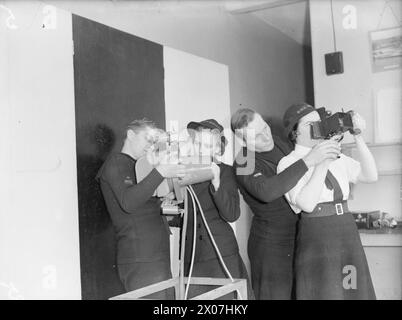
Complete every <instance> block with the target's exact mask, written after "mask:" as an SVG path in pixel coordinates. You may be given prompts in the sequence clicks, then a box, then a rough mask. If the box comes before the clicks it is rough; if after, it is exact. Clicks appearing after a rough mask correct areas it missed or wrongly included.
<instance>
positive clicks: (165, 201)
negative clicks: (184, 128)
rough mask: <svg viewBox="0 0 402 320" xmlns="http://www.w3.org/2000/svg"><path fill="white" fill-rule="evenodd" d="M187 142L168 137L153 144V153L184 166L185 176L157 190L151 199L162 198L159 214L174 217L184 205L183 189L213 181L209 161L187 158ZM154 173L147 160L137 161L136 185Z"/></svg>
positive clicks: (168, 135) (201, 157)
mask: <svg viewBox="0 0 402 320" xmlns="http://www.w3.org/2000/svg"><path fill="white" fill-rule="evenodd" d="M187 147H188V141H179V139H178V137H173V138H172V136H171V135H170V134H169V133H167V135H165V136H164V137H163V138H162V139H160V140H159V141H158V142H157V143H156V144H155V150H154V152H166V154H167V158H166V159H167V160H166V161H167V162H168V163H170V164H180V165H183V166H184V171H185V176H184V177H182V178H180V179H178V178H167V179H164V180H163V181H162V183H161V184H160V185H159V186H158V187H157V188H156V190H155V192H154V194H153V196H155V197H158V198H162V213H163V214H167V215H175V214H178V213H179V211H180V210H179V208H178V205H179V204H181V203H183V201H184V195H185V188H186V186H188V185H191V184H195V183H200V182H204V181H209V180H212V179H213V171H212V159H211V157H206V156H194V155H189V153H188V150H186V149H187ZM153 169H154V165H153V164H152V163H151V162H150V161H149V159H148V157H147V156H143V157H141V158H140V159H138V160H137V162H136V164H135V172H136V178H137V183H138V182H140V181H141V180H143V179H144V178H145V177H146V176H148V174H149V173H150V172H151V171H152V170H153Z"/></svg>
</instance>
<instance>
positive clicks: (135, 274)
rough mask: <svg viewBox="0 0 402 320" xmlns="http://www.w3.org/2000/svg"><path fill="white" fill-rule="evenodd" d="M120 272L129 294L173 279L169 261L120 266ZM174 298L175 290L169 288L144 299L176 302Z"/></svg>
mask: <svg viewBox="0 0 402 320" xmlns="http://www.w3.org/2000/svg"><path fill="white" fill-rule="evenodd" d="M118 270H119V277H120V280H121V281H122V283H123V285H124V288H125V289H126V291H127V292H130V291H133V290H136V289H140V288H142V287H146V286H148V285H151V284H154V283H157V282H161V281H164V280H168V279H171V278H172V274H171V271H170V261H168V260H162V261H154V262H135V263H127V264H119V265H118ZM174 297H175V295H174V288H169V289H166V290H162V291H159V292H156V293H153V294H151V295H148V296H146V297H143V298H145V299H158V300H174Z"/></svg>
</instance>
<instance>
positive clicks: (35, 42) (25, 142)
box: [0, 1, 81, 299]
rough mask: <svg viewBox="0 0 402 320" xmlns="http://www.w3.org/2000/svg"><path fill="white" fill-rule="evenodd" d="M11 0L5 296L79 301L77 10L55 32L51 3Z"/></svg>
mask: <svg viewBox="0 0 402 320" xmlns="http://www.w3.org/2000/svg"><path fill="white" fill-rule="evenodd" d="M3 5H6V6H7V7H8V8H10V9H11V10H12V12H13V14H14V16H15V18H16V19H15V21H14V23H15V25H17V26H18V28H17V29H9V28H7V27H5V24H4V21H5V20H4V19H1V21H0V24H1V32H2V36H3V35H4V36H5V38H3V37H2V39H5V41H1V42H0V46H1V50H0V54H1V55H2V56H1V58H2V59H0V63H1V70H2V72H1V80H0V81H1V85H0V88H1V89H0V90H2V92H1V94H0V97H1V98H0V99H1V103H0V112H1V117H0V118H1V120H0V121H1V125H0V130H1V133H0V135H1V139H2V143H1V152H0V153H1V158H0V170H1V174H0V175H1V177H2V178H1V179H0V197H1V198H0V202H1V211H0V237H1V241H0V252H1V263H0V266H1V268H0V299H2V298H3V299H7V298H10V294H11V297H14V298H17V297H19V298H25V299H58V298H62V299H79V298H80V297H81V288H80V269H79V239H78V208H77V185H76V151H75V150H76V149H75V115H74V82H73V67H72V64H73V57H72V41H71V39H72V25H71V14H70V13H68V12H65V11H62V10H57V12H56V15H57V28H56V29H52V30H50V29H46V28H43V27H42V25H43V22H44V20H43V19H44V14H43V8H44V5H43V4H40V3H37V2H32V3H27V4H21V3H18V2H11V1H6V2H3ZM2 17H3V16H2ZM45 24H47V22H45ZM4 45H5V46H6V48H4ZM3 67H5V68H4V69H3ZM3 70H5V71H6V72H4V71H3ZM3 91H4V92H3ZM3 116H4V117H3ZM7 287H14V288H15V290H11V291H9V290H8V288H7Z"/></svg>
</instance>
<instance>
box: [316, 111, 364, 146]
mask: <svg viewBox="0 0 402 320" xmlns="http://www.w3.org/2000/svg"><path fill="white" fill-rule="evenodd" d="M317 112H318V114H319V115H320V118H321V121H316V122H313V123H311V138H312V139H317V140H318V139H326V140H328V139H330V138H331V137H333V136H336V135H340V134H343V133H345V132H347V131H349V132H350V133H351V134H356V133H358V132H357V130H355V128H354V125H353V120H352V116H353V111H348V112H343V111H342V112H337V113H334V114H331V112H330V111H327V110H325V108H324V107H323V108H319V109H317Z"/></svg>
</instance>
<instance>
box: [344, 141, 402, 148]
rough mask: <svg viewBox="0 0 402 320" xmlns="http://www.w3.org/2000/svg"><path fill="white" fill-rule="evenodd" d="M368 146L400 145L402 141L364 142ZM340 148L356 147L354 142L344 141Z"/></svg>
mask: <svg viewBox="0 0 402 320" xmlns="http://www.w3.org/2000/svg"><path fill="white" fill-rule="evenodd" d="M366 145H367V147H369V148H379V147H394V146H402V142H382V143H366ZM341 147H342V149H353V148H356V143H354V142H352V143H345V144H342V145H341Z"/></svg>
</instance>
